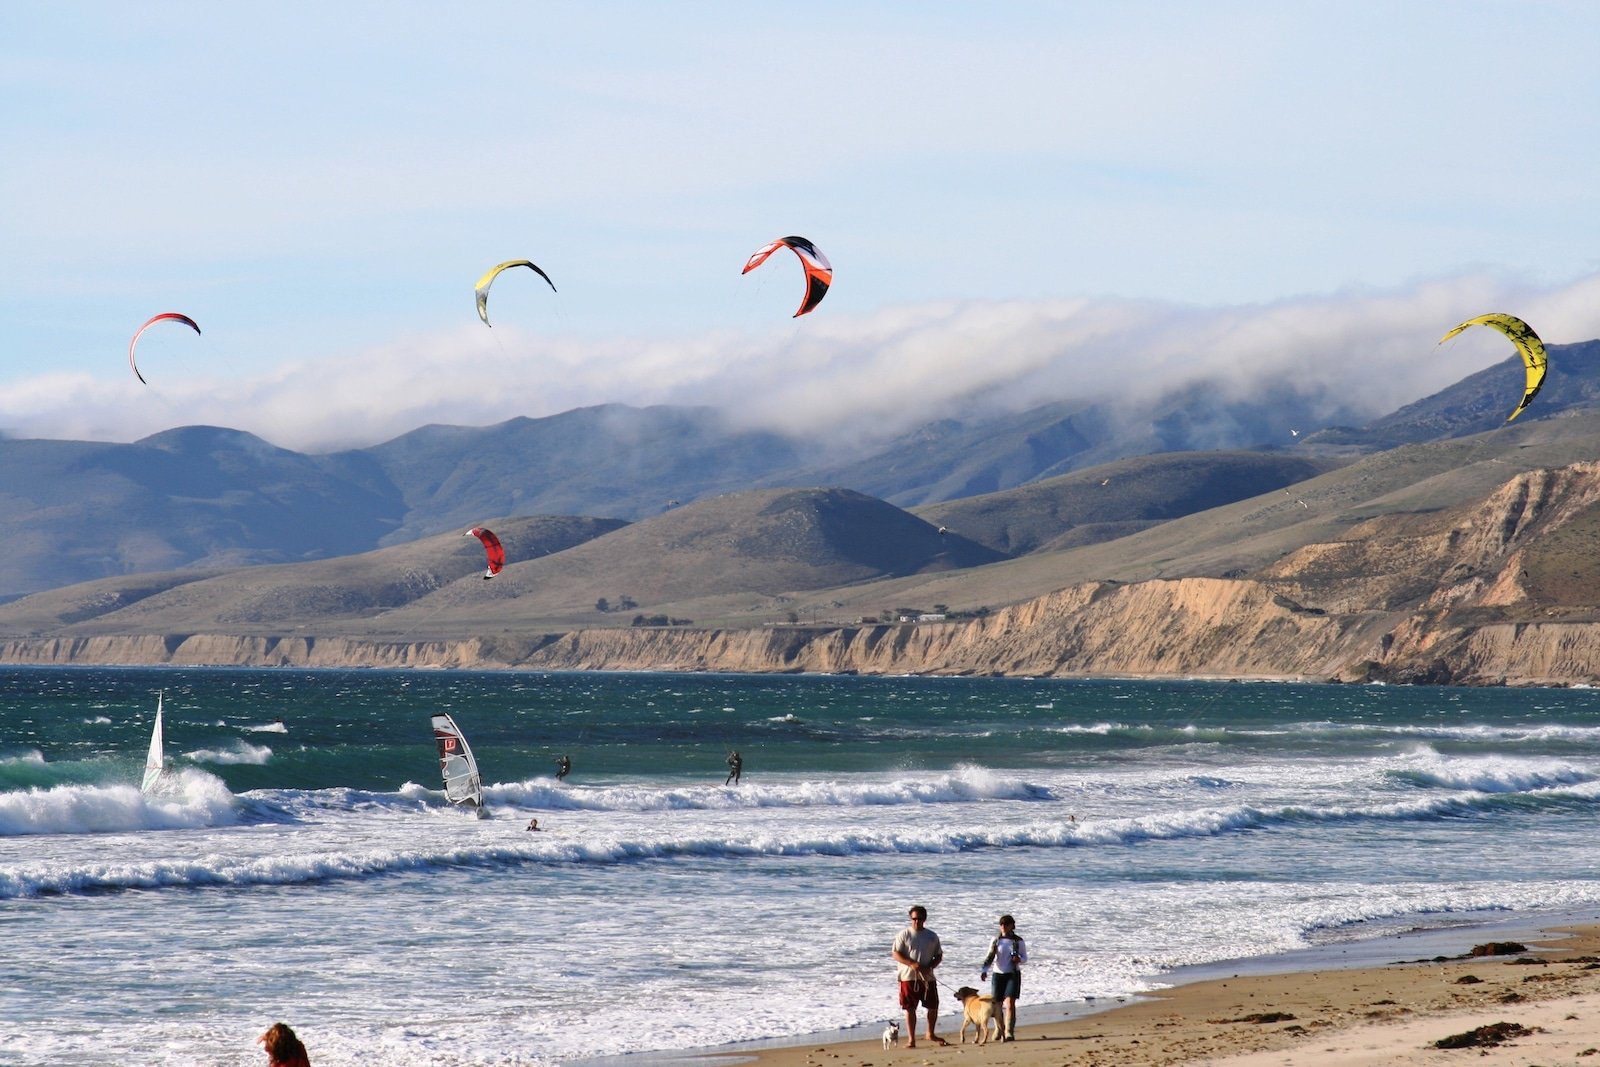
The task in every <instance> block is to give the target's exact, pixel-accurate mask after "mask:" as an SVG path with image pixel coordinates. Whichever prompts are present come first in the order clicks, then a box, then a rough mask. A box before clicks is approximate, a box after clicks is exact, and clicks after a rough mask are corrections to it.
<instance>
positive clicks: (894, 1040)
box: [883, 1022, 900, 1048]
mask: <svg viewBox="0 0 1600 1067" xmlns="http://www.w3.org/2000/svg"><path fill="white" fill-rule="evenodd" d="M899 1043H900V1024H899V1023H897V1022H894V1023H890V1024H889V1025H888V1026H885V1027H884V1028H883V1047H884V1048H894V1047H895V1046H896V1045H898V1044H899Z"/></svg>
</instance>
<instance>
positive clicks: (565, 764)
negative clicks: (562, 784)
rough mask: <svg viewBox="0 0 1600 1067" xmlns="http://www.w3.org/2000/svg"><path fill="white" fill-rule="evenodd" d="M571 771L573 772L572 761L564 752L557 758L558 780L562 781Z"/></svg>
mask: <svg viewBox="0 0 1600 1067" xmlns="http://www.w3.org/2000/svg"><path fill="white" fill-rule="evenodd" d="M570 773H572V761H571V760H570V759H568V758H567V754H566V753H565V752H563V753H562V754H561V756H560V758H559V759H557V760H556V781H558V782H559V781H561V780H562V779H563V778H565V777H566V776H567V775H568V774H570Z"/></svg>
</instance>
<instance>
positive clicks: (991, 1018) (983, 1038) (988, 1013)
mask: <svg viewBox="0 0 1600 1067" xmlns="http://www.w3.org/2000/svg"><path fill="white" fill-rule="evenodd" d="M956 999H957V1000H959V1001H961V1029H960V1031H958V1033H959V1035H960V1038H961V1040H960V1041H959V1042H958V1044H962V1045H965V1044H966V1043H967V1027H968V1026H971V1027H972V1028H973V1029H974V1030H975V1031H977V1034H976V1038H975V1043H976V1044H979V1045H982V1044H986V1043H987V1042H988V1040H989V1024H990V1023H993V1024H994V1030H995V1034H996V1035H997V1036H998V1035H999V1033H1000V1020H999V1019H997V1018H995V1006H994V998H993V997H987V996H979V995H978V991H977V990H976V989H973V988H972V987H971V986H969V985H964V986H962V987H961V988H960V989H958V990H956Z"/></svg>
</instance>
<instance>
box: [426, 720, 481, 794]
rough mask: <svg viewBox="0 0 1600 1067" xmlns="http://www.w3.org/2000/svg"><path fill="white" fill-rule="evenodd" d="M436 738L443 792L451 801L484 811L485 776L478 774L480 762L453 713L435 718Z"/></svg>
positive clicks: (434, 735)
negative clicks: (473, 753)
mask: <svg viewBox="0 0 1600 1067" xmlns="http://www.w3.org/2000/svg"><path fill="white" fill-rule="evenodd" d="M433 739H434V740H435V741H436V742H438V744H439V773H440V774H442V775H443V776H444V795H445V798H446V799H447V800H449V801H450V803H452V804H459V805H461V806H462V807H464V808H475V809H477V810H478V811H480V812H481V811H482V810H483V779H482V778H480V777H479V776H478V761H477V760H475V759H473V758H472V749H470V748H468V747H467V739H466V737H465V736H464V735H463V734H462V733H461V728H460V727H459V726H457V725H456V721H455V720H454V719H452V718H451V717H450V716H448V715H446V714H444V713H443V712H440V713H439V714H437V715H435V716H434V717H433Z"/></svg>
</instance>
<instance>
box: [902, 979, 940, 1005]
mask: <svg viewBox="0 0 1600 1067" xmlns="http://www.w3.org/2000/svg"><path fill="white" fill-rule="evenodd" d="M918 1004H921V1005H922V1006H923V1007H924V1008H927V1009H928V1010H929V1011H936V1010H938V1007H939V985H938V983H937V982H925V981H923V980H922V979H920V978H914V979H912V980H911V981H909V982H901V983H900V1010H901V1011H915V1010H916V1007H917V1005H918Z"/></svg>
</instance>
